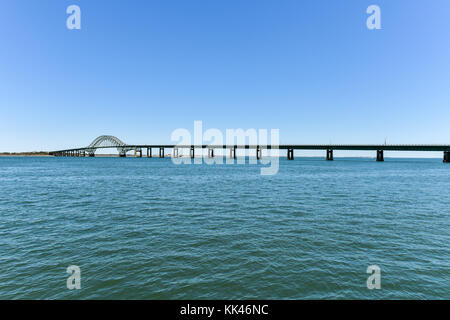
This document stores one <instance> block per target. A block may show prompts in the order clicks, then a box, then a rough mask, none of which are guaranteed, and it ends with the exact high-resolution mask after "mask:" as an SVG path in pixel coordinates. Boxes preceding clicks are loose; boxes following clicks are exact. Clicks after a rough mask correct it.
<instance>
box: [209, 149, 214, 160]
mask: <svg viewBox="0 0 450 320" xmlns="http://www.w3.org/2000/svg"><path fill="white" fill-rule="evenodd" d="M208 158H214V149H212V148H208Z"/></svg>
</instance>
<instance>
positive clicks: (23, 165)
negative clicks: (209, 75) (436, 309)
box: [0, 157, 450, 299]
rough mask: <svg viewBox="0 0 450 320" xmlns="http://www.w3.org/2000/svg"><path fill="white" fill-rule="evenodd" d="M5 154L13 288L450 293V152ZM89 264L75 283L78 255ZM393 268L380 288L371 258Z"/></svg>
mask: <svg viewBox="0 0 450 320" xmlns="http://www.w3.org/2000/svg"><path fill="white" fill-rule="evenodd" d="M259 169H260V166H259V165H249V164H246V165H238V164H234V165H225V164H224V165H175V164H173V163H172V162H171V160H170V159H167V158H166V159H158V158H152V159H147V158H140V159H135V158H43V157H42V158H40V157H36V158H34V157H24V158H20V157H17V158H14V157H2V158H0V221H1V223H0V298H2V299H101V298H102V299H315V298H318V299H344V298H349V299H351V298H356V299H359V298H361V299H381V298H383V299H416V298H417V299H430V298H437V299H448V298H450V245H449V243H450V219H449V213H450V212H449V210H450V209H449V208H450V197H449V196H450V192H449V190H450V165H448V164H447V165H446V164H443V163H442V160H440V159H386V161H385V162H384V163H377V162H375V161H374V160H373V159H351V158H344V159H336V160H335V161H324V160H323V159H319V158H296V159H295V160H294V161H287V160H285V159H281V160H280V170H279V172H278V174H277V175H274V176H261V175H260V174H259ZM69 265H77V266H79V267H80V268H81V289H80V290H68V289H67V287H66V280H67V277H68V276H69V275H68V274H67V273H66V268H67V267H68V266H69ZM369 265H377V266H379V267H380V268H381V289H380V290H369V289H368V288H367V286H366V280H367V277H368V276H369V275H368V274H367V273H366V269H367V267H368V266H369Z"/></svg>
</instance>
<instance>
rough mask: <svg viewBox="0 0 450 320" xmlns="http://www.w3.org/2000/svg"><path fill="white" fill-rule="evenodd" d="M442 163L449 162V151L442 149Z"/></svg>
mask: <svg viewBox="0 0 450 320" xmlns="http://www.w3.org/2000/svg"><path fill="white" fill-rule="evenodd" d="M444 163H450V151H444Z"/></svg>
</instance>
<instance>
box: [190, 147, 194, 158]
mask: <svg viewBox="0 0 450 320" xmlns="http://www.w3.org/2000/svg"><path fill="white" fill-rule="evenodd" d="M189 155H190V156H191V159H194V158H195V148H194V147H193V146H191V151H190V152H189Z"/></svg>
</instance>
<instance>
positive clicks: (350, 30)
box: [0, 0, 450, 151]
mask: <svg viewBox="0 0 450 320" xmlns="http://www.w3.org/2000/svg"><path fill="white" fill-rule="evenodd" d="M71 4H76V5H78V6H80V8H81V12H82V22H81V24H82V25H81V26H82V29H81V30H68V29H67V28H66V19H67V17H68V15H67V14H66V8H67V7H68V6H69V5H71ZM371 4H377V5H379V6H380V8H381V24H382V30H368V29H367V27H366V19H367V17H368V15H367V14H366V8H367V7H368V6H369V5H371ZM449 35H450V1H447V0H435V1H422V0H420V1H417V0H416V1H400V0H395V1H380V0H371V1H365V0H354V1H352V0H346V1H337V0H335V1H325V0H315V1H299V0H277V1H275V0H270V1H268V0H239V1H238V0H226V1H225V0H191V1H186V0H176V1H175V0H160V1H147V0H142V1H137V0H130V1H112V0H110V1H103V0H96V1H86V0H70V1H65V0H43V1H23V0H14V1H12V0H10V1H2V2H1V3H0V39H1V42H0V111H1V113H0V114H1V125H0V151H31V150H53V149H60V148H67V147H74V146H84V145H87V144H89V143H90V142H91V141H92V140H93V139H94V138H95V137H97V136H98V135H101V134H112V135H115V136H117V137H119V138H120V139H122V140H124V141H125V142H128V143H136V144H137V143H169V142H170V134H171V133H172V131H173V130H175V129H177V128H187V129H192V128H193V121H194V120H202V121H203V126H204V128H218V129H221V130H225V129H226V128H243V129H248V128H256V129H258V128H265V129H272V128H276V129H280V140H281V143H330V142H331V143H384V140H385V138H387V142H388V143H446V144H450V126H449V124H448V120H449V119H450V108H449V107H450V41H449Z"/></svg>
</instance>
